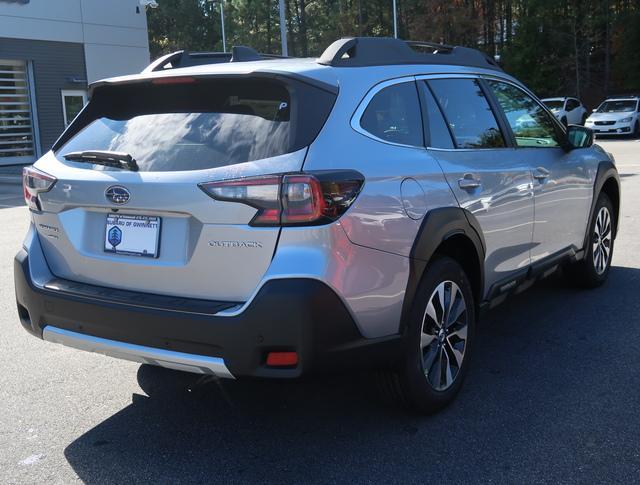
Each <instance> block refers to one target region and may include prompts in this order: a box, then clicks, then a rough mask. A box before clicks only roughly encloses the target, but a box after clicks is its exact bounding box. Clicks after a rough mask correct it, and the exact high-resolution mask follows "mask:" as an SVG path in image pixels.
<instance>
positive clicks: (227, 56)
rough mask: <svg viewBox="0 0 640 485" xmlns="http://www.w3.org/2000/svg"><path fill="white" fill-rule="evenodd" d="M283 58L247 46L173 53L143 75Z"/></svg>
mask: <svg viewBox="0 0 640 485" xmlns="http://www.w3.org/2000/svg"><path fill="white" fill-rule="evenodd" d="M281 58H283V56H278V55H275V54H262V53H259V52H257V51H256V50H254V49H252V48H251V47H246V46H233V48H232V50H231V52H188V51H185V50H182V51H177V52H172V53H171V54H167V55H165V56H162V57H160V58H159V59H156V60H155V61H153V62H152V63H151V64H149V65H148V66H147V67H146V68H145V69H144V71H142V72H143V73H148V72H155V71H162V70H165V69H177V68H179V67H191V66H201V65H205V64H221V63H225V62H249V61H262V60H266V59H281Z"/></svg>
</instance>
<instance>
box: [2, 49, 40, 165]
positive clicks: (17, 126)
mask: <svg viewBox="0 0 640 485" xmlns="http://www.w3.org/2000/svg"><path fill="white" fill-rule="evenodd" d="M28 79H29V77H28V75H27V64H26V63H25V62H24V61H9V60H2V59H0V165H2V164H9V163H25V162H31V161H33V158H34V155H35V147H34V142H33V141H34V138H33V125H32V122H31V103H30V99H29V82H28Z"/></svg>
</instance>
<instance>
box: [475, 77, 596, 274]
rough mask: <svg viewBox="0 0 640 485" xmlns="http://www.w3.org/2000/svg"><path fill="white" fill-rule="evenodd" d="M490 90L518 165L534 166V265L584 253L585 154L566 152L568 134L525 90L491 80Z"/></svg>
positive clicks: (588, 178) (589, 190)
mask: <svg viewBox="0 0 640 485" xmlns="http://www.w3.org/2000/svg"><path fill="white" fill-rule="evenodd" d="M488 85H489V86H490V88H491V90H492V91H493V93H494V94H495V96H496V99H497V101H498V103H499V104H500V105H501V107H502V109H503V111H504V113H505V116H506V119H507V122H508V124H509V125H510V128H511V130H512V131H513V134H514V137H515V142H516V145H517V153H518V159H519V160H521V161H522V162H523V163H525V164H527V165H529V166H530V168H531V171H532V174H533V178H534V182H533V185H534V194H535V224H534V232H533V244H532V246H531V259H532V262H535V261H538V260H541V259H544V258H545V257H550V256H553V255H557V254H558V253H561V252H563V251H565V250H568V249H574V250H578V249H581V248H582V245H583V240H584V235H585V229H586V224H587V218H588V215H589V208H590V205H591V199H592V197H593V185H592V180H593V173H590V171H589V170H588V167H587V164H585V160H584V158H583V157H584V156H585V151H584V150H571V151H566V150H565V149H564V148H562V146H561V145H562V143H563V137H564V136H565V134H564V132H563V131H562V130H561V129H560V127H559V126H558V124H557V123H556V122H555V120H553V119H552V117H551V115H549V113H548V112H547V111H546V110H545V109H544V108H543V107H542V105H541V104H540V103H538V102H537V101H536V100H535V99H534V98H533V97H531V96H530V95H529V94H528V93H526V92H525V91H524V90H522V89H521V88H519V87H518V86H515V85H514V84H510V83H506V82H502V81H494V80H489V81H488ZM522 120H527V123H526V124H525V123H523V122H522Z"/></svg>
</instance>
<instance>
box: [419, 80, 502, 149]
mask: <svg viewBox="0 0 640 485" xmlns="http://www.w3.org/2000/svg"><path fill="white" fill-rule="evenodd" d="M428 84H429V86H431V89H432V90H433V93H434V94H435V96H436V99H437V101H438V104H439V105H440V107H441V108H442V111H443V112H444V114H445V116H446V118H447V122H448V123H449V127H450V128H451V132H452V133H453V136H454V138H455V141H456V145H457V147H458V148H501V147H504V146H505V142H504V137H503V136H502V132H501V131H500V128H499V127H498V122H497V121H496V117H495V116H494V115H493V112H492V111H491V107H490V106H489V102H488V101H487V99H486V98H485V96H484V92H483V91H482V88H481V87H480V84H479V83H478V81H477V80H476V79H435V80H431V81H429V82H428Z"/></svg>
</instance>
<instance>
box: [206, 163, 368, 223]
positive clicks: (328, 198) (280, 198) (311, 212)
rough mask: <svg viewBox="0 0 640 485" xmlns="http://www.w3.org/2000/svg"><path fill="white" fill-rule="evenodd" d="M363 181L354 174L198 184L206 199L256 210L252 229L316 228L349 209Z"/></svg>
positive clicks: (339, 173) (280, 176)
mask: <svg viewBox="0 0 640 485" xmlns="http://www.w3.org/2000/svg"><path fill="white" fill-rule="evenodd" d="M363 182H364V178H363V177H362V175H360V174H359V173H357V172H352V171H335V172H322V173H320V172H318V173H316V174H291V175H267V176H263V177H248V178H244V179H234V180H225V181H221V182H208V183H204V184H200V188H201V189H202V190H203V191H204V192H205V193H206V194H207V195H209V196H210V197H212V198H214V199H216V200H222V201H226V202H240V203H242V204H246V205H249V206H251V207H255V208H256V209H258V212H257V213H256V215H255V217H254V218H253V219H252V220H251V222H250V225H252V226H279V225H282V226H292V225H318V224H327V223H329V222H332V221H335V220H336V219H338V218H339V217H340V216H341V215H342V214H344V213H345V212H346V210H347V209H348V208H349V207H350V206H351V204H352V203H353V201H354V200H355V199H356V197H357V196H358V194H359V193H360V189H361V188H362V184H363Z"/></svg>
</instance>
